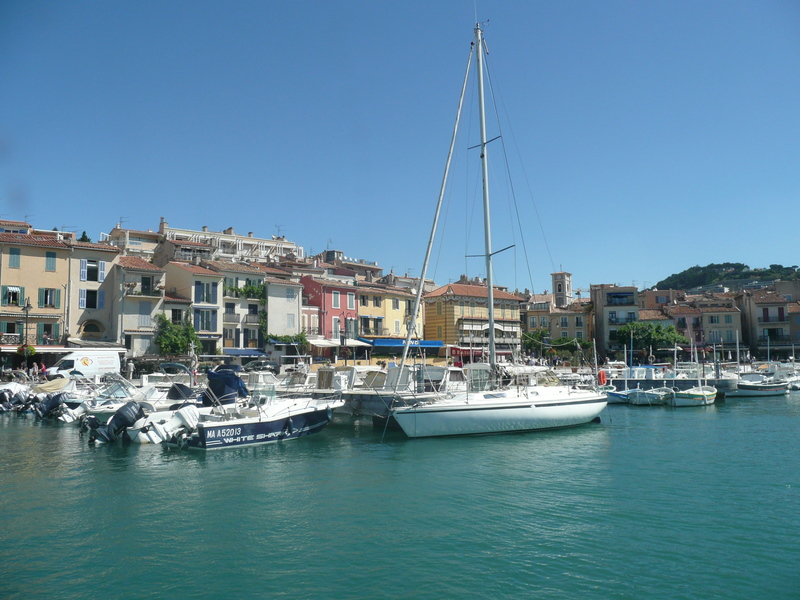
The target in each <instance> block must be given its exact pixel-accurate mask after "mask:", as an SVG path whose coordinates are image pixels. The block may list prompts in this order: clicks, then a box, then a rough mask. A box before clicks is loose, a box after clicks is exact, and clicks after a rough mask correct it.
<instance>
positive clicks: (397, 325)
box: [394, 319, 400, 335]
mask: <svg viewBox="0 0 800 600" xmlns="http://www.w3.org/2000/svg"><path fill="white" fill-rule="evenodd" d="M394 334H395V335H400V319H395V320H394Z"/></svg>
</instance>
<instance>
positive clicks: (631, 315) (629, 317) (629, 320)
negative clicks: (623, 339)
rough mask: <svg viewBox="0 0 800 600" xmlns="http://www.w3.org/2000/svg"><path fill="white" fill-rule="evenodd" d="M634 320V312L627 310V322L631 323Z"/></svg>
mask: <svg viewBox="0 0 800 600" xmlns="http://www.w3.org/2000/svg"><path fill="white" fill-rule="evenodd" d="M635 320H636V313H635V312H629V313H628V323H633V322H634V321H635Z"/></svg>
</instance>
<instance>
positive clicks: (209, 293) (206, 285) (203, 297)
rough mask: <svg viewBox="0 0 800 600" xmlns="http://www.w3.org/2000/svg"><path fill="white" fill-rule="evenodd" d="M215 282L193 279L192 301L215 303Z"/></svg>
mask: <svg viewBox="0 0 800 600" xmlns="http://www.w3.org/2000/svg"><path fill="white" fill-rule="evenodd" d="M217 285H218V284H217V282H216V281H213V282H209V281H195V282H194V301H195V302H198V303H199V302H202V303H204V304H216V303H217Z"/></svg>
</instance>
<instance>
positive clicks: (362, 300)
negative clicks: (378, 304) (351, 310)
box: [358, 294, 369, 306]
mask: <svg viewBox="0 0 800 600" xmlns="http://www.w3.org/2000/svg"><path fill="white" fill-rule="evenodd" d="M358 300H359V304H361V306H369V296H364V295H363V294H362V295H360V296H359V297H358Z"/></svg>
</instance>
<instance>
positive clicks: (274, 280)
mask: <svg viewBox="0 0 800 600" xmlns="http://www.w3.org/2000/svg"><path fill="white" fill-rule="evenodd" d="M264 281H266V282H267V283H274V284H276V285H296V286H297V287H303V284H302V283H297V282H296V281H291V280H289V279H279V278H278V277H264Z"/></svg>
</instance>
